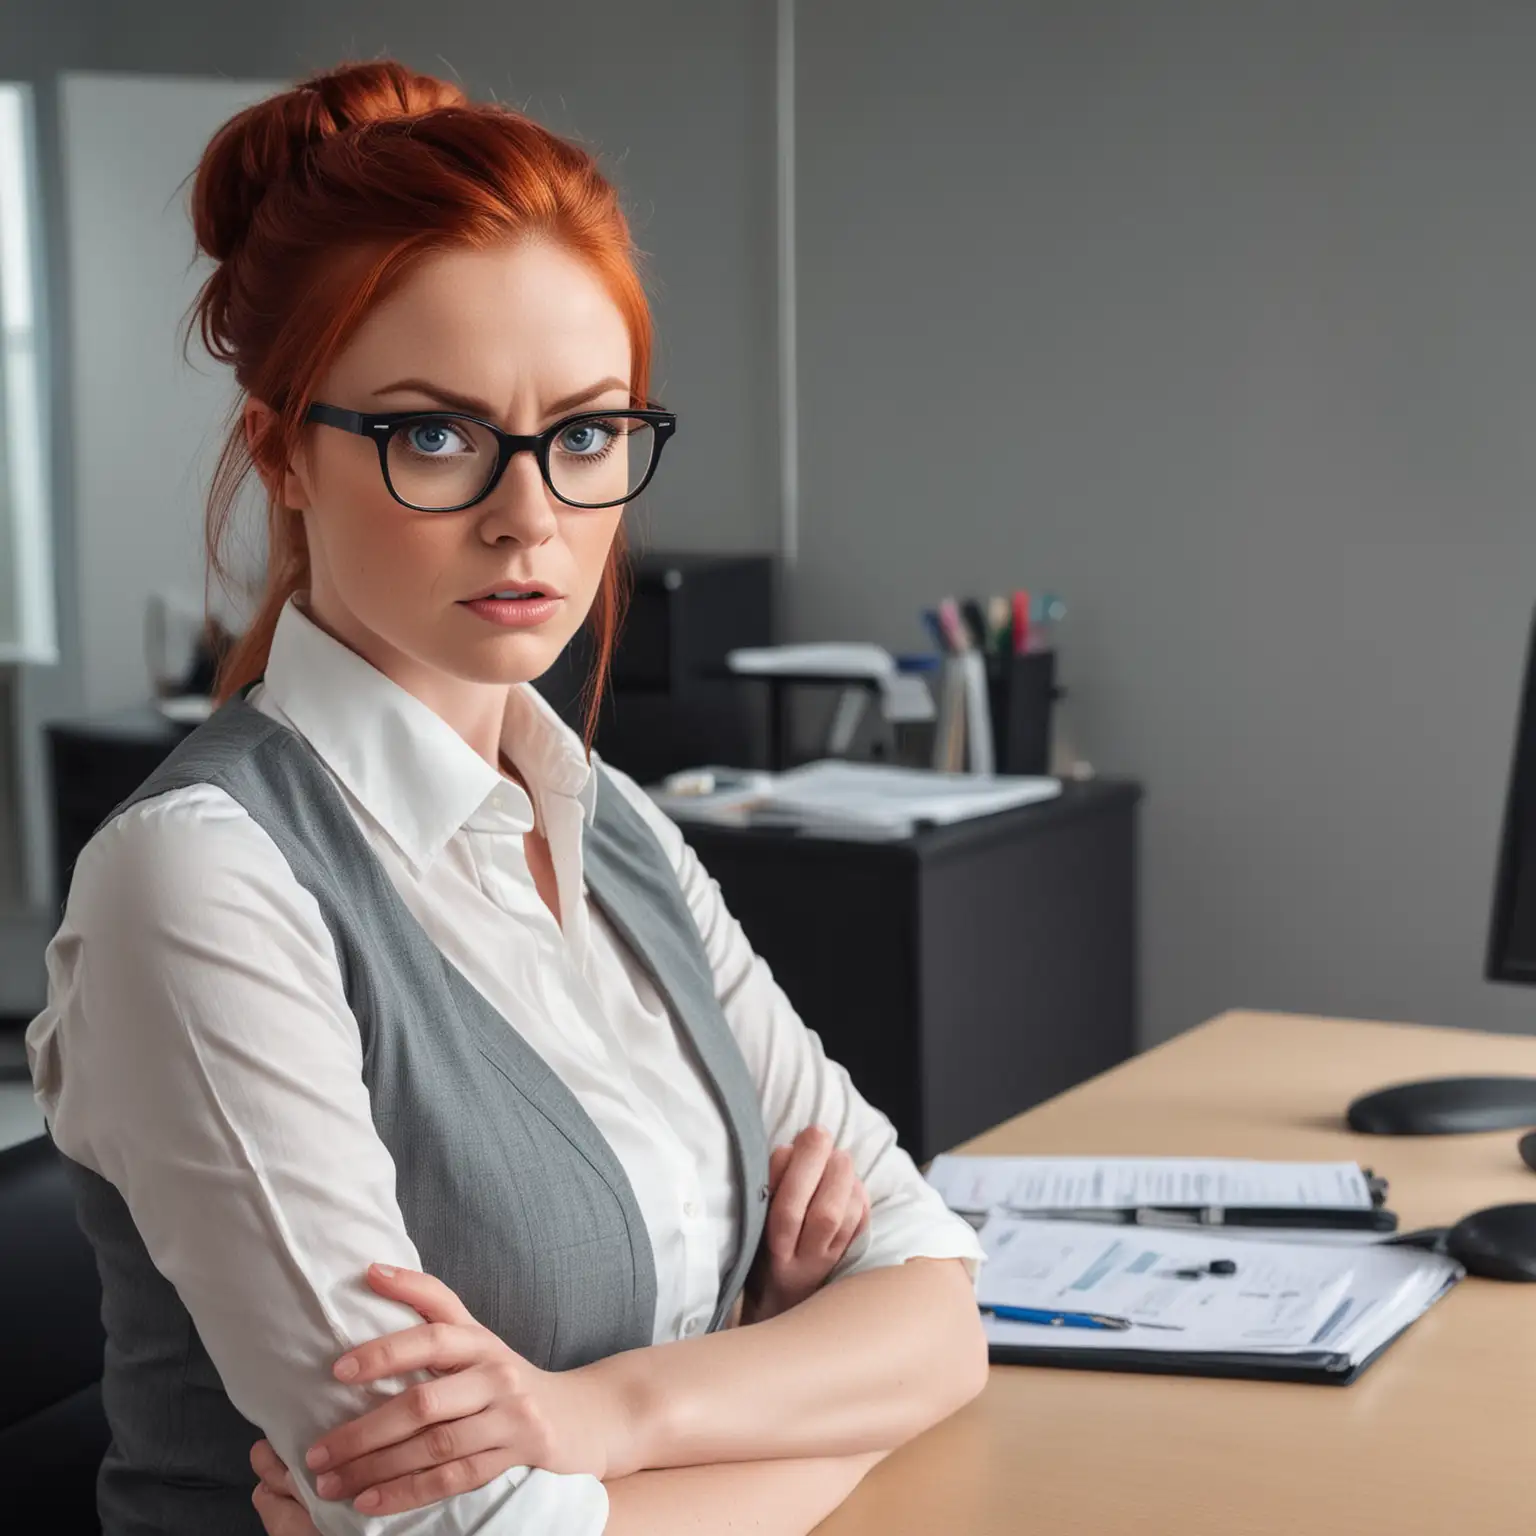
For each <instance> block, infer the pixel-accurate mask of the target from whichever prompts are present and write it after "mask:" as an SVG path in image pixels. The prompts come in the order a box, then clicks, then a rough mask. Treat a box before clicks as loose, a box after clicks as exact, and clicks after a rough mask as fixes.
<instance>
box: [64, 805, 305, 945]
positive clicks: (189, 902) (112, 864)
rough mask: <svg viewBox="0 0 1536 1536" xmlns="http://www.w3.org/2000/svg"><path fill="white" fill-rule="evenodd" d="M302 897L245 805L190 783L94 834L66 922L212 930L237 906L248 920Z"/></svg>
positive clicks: (77, 872) (80, 863)
mask: <svg viewBox="0 0 1536 1536" xmlns="http://www.w3.org/2000/svg"><path fill="white" fill-rule="evenodd" d="M302 894H303V893H302V891H301V888H300V887H299V884H298V881H297V880H296V879H295V878H294V876H293V873H292V871H291V870H290V869H289V867H288V863H287V860H286V859H284V858H283V856H282V854H281V853H280V852H279V850H278V848H277V845H276V844H275V843H273V841H272V839H271V838H270V837H268V836H267V834H266V832H265V831H264V830H263V829H262V828H261V827H260V825H258V823H257V822H256V821H255V820H254V819H253V818H252V817H251V815H250V813H249V812H248V811H246V809H245V807H244V806H242V805H241V804H240V803H239V802H238V801H237V800H235V799H234V797H233V796H231V795H230V794H228V793H227V792H226V791H225V790H223V789H221V788H219V787H218V786H217V785H214V784H188V785H183V786H181V787H179V788H176V789H170V790H166V791H165V792H164V793H163V794H159V795H152V796H149V797H148V798H147V799H144V800H139V801H137V802H135V803H134V804H133V805H130V806H128V807H127V808H126V809H125V810H121V811H119V812H118V813H117V814H116V815H115V816H114V817H112V819H111V820H110V821H108V822H107V823H106V824H105V825H103V826H101V827H99V828H98V829H97V830H96V832H95V833H94V834H93V836H92V837H91V839H90V840H89V841H88V842H87V843H86V845H85V847H84V848H83V849H82V850H81V852H80V855H79V857H78V859H77V860H76V861H75V869H74V874H73V877H72V879H71V882H70V891H69V900H68V903H67V905H66V917H67V919H72V920H74V921H75V922H76V923H77V924H79V923H84V922H86V921H88V920H89V919H90V918H92V917H95V918H98V919H102V920H106V919H110V920H111V921H113V922H114V923H116V924H118V925H122V926H125V927H128V928H142V927H144V926H149V925H154V924H157V923H159V922H163V921H165V920H167V919H170V918H176V919H183V918H190V919H193V920H196V919H198V918H199V917H201V918H202V919H203V921H205V922H206V921H209V920H212V919H213V918H214V917H215V916H216V915H217V914H219V913H221V912H227V910H228V908H229V906H230V905H231V904H233V905H235V906H236V907H239V908H242V909H244V910H245V911H246V912H247V914H248V913H249V912H250V910H251V908H252V907H253V906H255V907H258V908H260V907H273V908H280V907H283V906H285V905H290V904H291V903H292V902H293V900H294V899H295V897H296V896H301V895H302ZM236 898H238V899H236Z"/></svg>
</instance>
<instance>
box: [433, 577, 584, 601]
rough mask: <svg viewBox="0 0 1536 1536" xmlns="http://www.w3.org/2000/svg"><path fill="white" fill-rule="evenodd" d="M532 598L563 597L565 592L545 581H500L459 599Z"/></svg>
mask: <svg viewBox="0 0 1536 1536" xmlns="http://www.w3.org/2000/svg"><path fill="white" fill-rule="evenodd" d="M506 596H511V597H514V598H521V599H527V598H534V597H564V596H565V594H564V593H563V592H561V591H560V590H559V589H558V588H557V587H552V586H550V585H549V584H548V583H547V582H540V581H501V582H497V583H496V585H495V586H493V587H483V588H481V590H480V591H478V592H476V593H474V594H473V595H472V596H470V597H462V598H460V599H459V601H460V602H461V603H478V602H480V601H481V600H482V599H484V598H487V597H506Z"/></svg>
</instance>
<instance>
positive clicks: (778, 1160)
mask: <svg viewBox="0 0 1536 1536" xmlns="http://www.w3.org/2000/svg"><path fill="white" fill-rule="evenodd" d="M793 1152H794V1148H793V1147H775V1148H774V1149H773V1151H772V1152H770V1153H769V1154H768V1194H769V1196H770V1197H771V1196H773V1195H775V1194H777V1193H778V1189H779V1181H780V1180H781V1179H782V1178H783V1177H784V1170H785V1169H786V1168H788V1167H789V1159H790V1157H791V1156H792V1154H793Z"/></svg>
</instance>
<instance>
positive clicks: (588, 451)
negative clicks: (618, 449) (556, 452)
mask: <svg viewBox="0 0 1536 1536" xmlns="http://www.w3.org/2000/svg"><path fill="white" fill-rule="evenodd" d="M616 436H618V433H617V431H616V429H615V426H614V424H613V423H612V422H604V421H578V422H576V423H574V424H573V425H572V426H569V427H567V428H566V429H565V431H564V432H562V433H561V434H560V438H559V444H560V451H561V452H562V453H571V454H575V455H576V456H577V457H578V458H588V457H591V456H593V455H595V454H600V453H602V452H603V450H604V449H605V448H607V446H608V444H609V443H610V442H611V441H612V440H613V439H614V438H615V437H616Z"/></svg>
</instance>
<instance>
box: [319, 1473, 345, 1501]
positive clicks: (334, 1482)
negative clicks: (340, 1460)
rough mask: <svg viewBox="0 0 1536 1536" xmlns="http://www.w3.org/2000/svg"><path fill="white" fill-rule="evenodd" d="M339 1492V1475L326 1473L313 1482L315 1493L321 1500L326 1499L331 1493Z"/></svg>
mask: <svg viewBox="0 0 1536 1536" xmlns="http://www.w3.org/2000/svg"><path fill="white" fill-rule="evenodd" d="M340 1491H341V1474H340V1473H338V1472H327V1473H325V1474H324V1475H323V1476H321V1477H320V1478H318V1479H317V1480H316V1482H315V1492H316V1493H318V1494H319V1495H320V1497H321V1498H322V1499H328V1498H330V1497H331V1495H332V1494H333V1493H339V1492H340Z"/></svg>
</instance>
